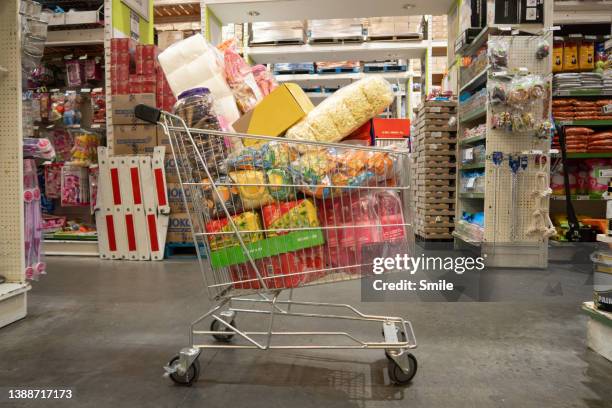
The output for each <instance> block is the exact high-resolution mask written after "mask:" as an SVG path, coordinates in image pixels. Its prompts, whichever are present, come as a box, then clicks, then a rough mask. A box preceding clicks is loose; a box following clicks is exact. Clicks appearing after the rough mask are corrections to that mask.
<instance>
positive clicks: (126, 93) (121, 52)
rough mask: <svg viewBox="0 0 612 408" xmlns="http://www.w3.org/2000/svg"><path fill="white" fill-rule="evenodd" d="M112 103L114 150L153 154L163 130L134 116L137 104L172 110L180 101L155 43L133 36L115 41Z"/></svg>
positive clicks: (112, 55) (113, 45) (112, 50)
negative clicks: (158, 56)
mask: <svg viewBox="0 0 612 408" xmlns="http://www.w3.org/2000/svg"><path fill="white" fill-rule="evenodd" d="M111 94H112V99H111V106H112V125H113V146H112V148H113V153H114V154H116V155H120V154H152V153H153V148H154V147H155V146H158V145H159V144H160V143H159V138H160V137H161V136H159V135H158V133H160V132H159V131H158V129H157V126H156V125H152V124H150V123H146V122H143V121H141V120H138V119H137V118H136V117H135V116H134V108H135V106H136V105H139V104H145V105H149V106H157V107H158V108H161V109H164V110H172V105H174V102H175V101H176V100H175V99H174V95H173V94H172V92H171V91H170V87H169V86H168V84H167V81H166V79H165V77H164V75H163V71H162V70H161V69H160V68H159V66H158V64H157V48H156V47H155V46H154V45H143V44H136V43H135V42H134V41H133V40H131V39H129V38H113V39H112V40H111Z"/></svg>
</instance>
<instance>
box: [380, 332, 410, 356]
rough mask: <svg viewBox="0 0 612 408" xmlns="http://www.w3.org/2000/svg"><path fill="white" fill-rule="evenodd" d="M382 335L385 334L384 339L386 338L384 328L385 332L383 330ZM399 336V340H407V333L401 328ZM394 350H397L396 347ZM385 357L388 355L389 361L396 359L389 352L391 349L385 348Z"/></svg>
mask: <svg viewBox="0 0 612 408" xmlns="http://www.w3.org/2000/svg"><path fill="white" fill-rule="evenodd" d="M382 336H383V339H384V338H385V331H384V330H383V332H382ZM397 337H398V340H399V341H401V342H405V341H406V333H404V331H403V330H400V331H399V332H398V333H397ZM394 350H396V349H394ZM398 351H399V350H398ZM385 357H387V359H388V360H389V361H394V360H393V357H391V355H390V354H389V349H385Z"/></svg>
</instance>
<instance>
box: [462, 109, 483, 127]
mask: <svg viewBox="0 0 612 408" xmlns="http://www.w3.org/2000/svg"><path fill="white" fill-rule="evenodd" d="M485 116H487V106H486V105H482V106H480V107H478V108H477V109H476V110H474V111H472V112H470V113H467V114H465V115H460V117H461V120H460V122H461V123H467V122H471V121H473V120H476V119H480V118H483V117H485Z"/></svg>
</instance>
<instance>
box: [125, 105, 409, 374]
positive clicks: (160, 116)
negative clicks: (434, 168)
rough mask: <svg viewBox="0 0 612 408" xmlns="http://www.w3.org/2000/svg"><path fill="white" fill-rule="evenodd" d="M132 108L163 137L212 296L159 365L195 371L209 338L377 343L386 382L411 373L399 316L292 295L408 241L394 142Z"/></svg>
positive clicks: (363, 266) (343, 345)
mask: <svg viewBox="0 0 612 408" xmlns="http://www.w3.org/2000/svg"><path fill="white" fill-rule="evenodd" d="M136 116H137V117H138V118H140V119H143V120H145V121H148V122H151V123H158V124H159V125H160V126H161V127H162V128H163V130H164V132H165V134H166V136H167V137H168V138H169V140H170V146H171V150H172V154H173V157H174V162H175V166H176V172H177V174H176V176H177V177H178V179H179V182H180V184H181V186H182V191H183V197H184V201H185V206H186V208H187V211H188V213H189V216H190V221H191V232H192V235H193V241H194V244H195V248H196V251H197V255H198V262H199V266H200V269H201V272H202V275H203V278H204V282H205V285H206V287H207V289H208V294H209V297H210V299H211V300H212V301H214V302H215V305H214V307H212V309H210V310H209V311H208V312H206V313H205V314H203V315H202V316H200V317H199V318H198V319H196V320H195V321H194V322H193V323H192V324H191V327H190V332H189V340H190V344H189V347H187V348H184V349H182V350H181V351H180V353H179V354H178V355H177V356H175V357H174V358H173V359H171V360H170V362H169V363H168V365H167V366H165V367H164V368H165V370H166V374H167V375H168V376H169V377H170V378H171V379H172V380H173V381H174V382H175V383H178V384H184V385H191V384H192V383H193V382H195V381H196V380H197V379H198V376H199V373H200V366H199V362H198V357H199V355H200V353H201V351H202V350H203V349H215V348H217V349H228V348H234V349H259V350H268V349H364V350H367V349H382V350H384V351H385V354H386V356H387V358H388V360H389V367H388V368H389V378H390V379H391V381H392V382H394V383H396V384H406V383H408V382H410V381H411V380H412V378H413V377H414V375H415V373H416V370H417V361H416V359H415V357H414V356H413V355H412V354H411V353H410V352H409V350H411V349H414V348H416V339H415V335H414V332H413V329H412V325H411V323H410V322H409V321H407V320H405V319H403V318H401V317H391V316H375V315H368V314H365V313H362V312H360V311H359V310H357V309H356V308H354V307H353V306H351V305H348V304H335V303H321V302H306V301H298V300H294V298H293V289H294V288H297V287H305V286H311V285H317V284H327V283H333V282H340V281H346V280H350V279H359V278H362V277H363V276H365V275H366V274H368V273H370V274H371V273H372V265H373V264H372V259H373V258H372V257H373V255H376V256H380V255H385V256H388V255H389V253H390V251H391V252H392V250H393V249H394V250H396V251H397V250H399V251H400V252H401V253H406V252H407V251H408V250H409V249H408V244H407V242H408V240H407V231H406V229H407V228H406V227H407V226H408V224H407V222H406V221H405V219H404V214H405V213H406V211H407V209H406V206H405V204H404V203H405V202H407V201H408V200H402V195H403V194H404V193H405V192H407V189H408V187H407V186H406V184H407V181H406V177H405V176H406V175H405V174H404V173H405V168H406V163H404V158H405V157H406V156H407V152H406V151H405V150H404V149H395V150H394V149H389V148H375V147H369V146H368V147H366V146H353V145H347V144H331V143H321V142H306V141H296V140H288V139H285V138H275V137H265V136H253V135H246V134H239V133H228V132H221V131H214V130H208V129H195V128H189V127H187V125H186V122H185V121H184V120H183V119H182V118H181V117H179V116H176V115H173V114H170V113H167V112H163V111H159V110H157V109H155V108H151V107H148V106H146V105H139V106H137V107H136ZM237 145H240V146H248V147H244V148H241V149H237V148H235V147H236V146H237ZM168 171H171V170H168ZM206 264H208V265H206ZM283 291H286V292H288V296H287V297H288V298H287V299H284V296H283V298H281V297H280V294H281V292H283ZM243 314H245V315H249V319H247V321H248V323H249V324H254V320H253V319H252V318H251V317H257V316H263V317H264V319H263V320H262V322H261V324H262V325H263V328H262V329H260V330H258V331H247V330H241V329H240V327H239V325H238V323H237V315H243ZM283 318H291V319H294V318H304V319H310V320H311V321H313V319H336V320H337V321H344V322H346V324H347V325H353V324H357V322H365V323H364V324H376V323H378V324H380V325H382V339H381V338H380V337H378V336H380V334H379V332H378V330H379V329H377V330H375V331H374V333H375V334H376V338H377V340H376V341H366V340H363V339H360V338H358V336H357V335H354V334H351V333H350V332H349V331H341V330H337V331H279V330H277V329H276V327H275V326H276V325H278V320H280V319H283ZM207 319H211V323H210V326H206V324H207ZM275 323H276V325H275ZM206 328H208V330H205V329H206ZM203 336H212V338H213V340H214V343H212V344H209V343H206V341H205V340H206V339H208V337H203ZM209 341H210V340H209Z"/></svg>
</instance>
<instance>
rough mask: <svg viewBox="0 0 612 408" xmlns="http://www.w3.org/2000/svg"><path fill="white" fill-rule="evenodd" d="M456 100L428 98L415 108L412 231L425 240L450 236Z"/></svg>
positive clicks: (453, 197)
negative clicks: (413, 214) (414, 215)
mask: <svg viewBox="0 0 612 408" xmlns="http://www.w3.org/2000/svg"><path fill="white" fill-rule="evenodd" d="M456 115H457V103H456V102H454V101H427V102H425V103H423V104H422V105H421V106H419V108H418V113H417V119H416V126H415V128H416V131H415V134H414V137H413V140H412V150H413V156H414V157H415V158H416V160H415V161H416V163H414V164H413V166H411V169H412V172H411V173H412V174H411V176H412V183H411V184H412V185H413V186H415V187H416V188H414V189H413V194H414V203H415V207H416V217H415V234H416V235H417V236H418V237H420V238H421V239H424V240H437V239H452V238H453V236H452V232H453V230H454V225H455V224H454V216H455V210H454V208H455V177H456V169H457V161H456V150H455V144H456V142H457V134H456V131H457V121H456Z"/></svg>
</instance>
